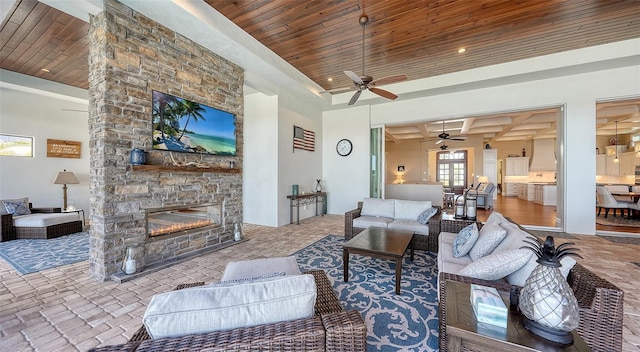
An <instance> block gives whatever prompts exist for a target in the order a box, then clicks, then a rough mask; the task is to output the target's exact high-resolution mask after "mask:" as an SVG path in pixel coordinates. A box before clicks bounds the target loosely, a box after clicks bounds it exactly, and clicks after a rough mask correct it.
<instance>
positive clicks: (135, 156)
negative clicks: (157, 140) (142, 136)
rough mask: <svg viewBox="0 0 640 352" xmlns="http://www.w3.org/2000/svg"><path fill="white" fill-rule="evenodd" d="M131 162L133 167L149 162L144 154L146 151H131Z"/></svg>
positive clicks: (136, 149) (137, 149)
mask: <svg viewBox="0 0 640 352" xmlns="http://www.w3.org/2000/svg"><path fill="white" fill-rule="evenodd" d="M129 161H130V162H131V165H143V164H144V163H145V162H147V156H146V154H145V153H144V150H142V149H139V148H133V149H131V154H130V155H129Z"/></svg>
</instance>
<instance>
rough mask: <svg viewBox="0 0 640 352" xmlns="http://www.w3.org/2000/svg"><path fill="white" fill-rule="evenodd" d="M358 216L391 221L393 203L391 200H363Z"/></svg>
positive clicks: (393, 208) (393, 214) (393, 210)
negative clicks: (382, 218) (383, 218)
mask: <svg viewBox="0 0 640 352" xmlns="http://www.w3.org/2000/svg"><path fill="white" fill-rule="evenodd" d="M360 215H361V216H381V217H385V218H391V219H393V218H394V217H395V201H394V200H393V199H379V198H365V199H364V200H363V201H362V210H361V211H360ZM416 218H417V215H416Z"/></svg>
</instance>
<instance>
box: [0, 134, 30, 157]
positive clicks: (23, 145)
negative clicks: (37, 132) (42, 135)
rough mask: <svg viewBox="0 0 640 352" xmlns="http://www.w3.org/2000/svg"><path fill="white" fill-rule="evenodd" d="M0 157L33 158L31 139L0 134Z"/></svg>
mask: <svg viewBox="0 0 640 352" xmlns="http://www.w3.org/2000/svg"><path fill="white" fill-rule="evenodd" d="M0 156H26V157H30V158H32V157H33V137H25V136H16V135H13V134H4V133H0Z"/></svg>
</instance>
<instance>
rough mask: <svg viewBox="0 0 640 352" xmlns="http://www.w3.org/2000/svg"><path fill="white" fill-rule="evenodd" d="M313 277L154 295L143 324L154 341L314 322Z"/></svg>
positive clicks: (292, 276)
mask: <svg viewBox="0 0 640 352" xmlns="http://www.w3.org/2000/svg"><path fill="white" fill-rule="evenodd" d="M316 296H317V293H316V284H315V280H314V278H313V276H312V275H287V276H279V277H274V278H270V279H263V280H257V281H249V282H243V283H225V284H212V285H208V286H202V287H194V288H189V289H183V290H177V291H171V292H166V293H161V294H158V295H155V296H153V297H152V298H151V302H150V303H149V306H148V307H147V310H146V311H145V313H144V318H143V319H142V321H143V323H144V326H145V327H146V329H147V331H148V332H149V335H150V336H151V337H152V338H154V339H157V338H162V337H173V336H183V335H189V334H199V333H206V332H210V331H220V330H230V329H234V328H239V327H250V326H256V325H262V324H270V323H276V322H280V321H290V320H296V319H303V318H309V317H312V316H313V313H314V306H315V302H316Z"/></svg>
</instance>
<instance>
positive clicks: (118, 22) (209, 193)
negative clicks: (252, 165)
mask: <svg viewBox="0 0 640 352" xmlns="http://www.w3.org/2000/svg"><path fill="white" fill-rule="evenodd" d="M90 24H91V25H90V57H89V68H90V73H89V86H90V88H89V95H90V104H89V105H90V106H89V126H90V134H91V136H90V154H91V156H90V168H91V170H90V197H91V209H90V219H91V230H90V238H91V253H90V271H91V276H92V277H94V278H96V279H97V280H106V279H108V278H109V277H110V276H111V275H112V274H115V273H117V272H118V271H119V270H120V266H121V262H122V258H123V254H124V252H125V248H126V247H127V246H129V245H132V244H140V243H146V248H147V251H148V252H149V253H150V254H151V255H150V257H149V258H150V259H153V260H168V259H172V258H174V257H175V256H178V255H184V254H188V253H189V252H190V251H195V250H198V249H201V248H203V247H207V246H215V245H218V244H220V243H222V242H226V241H231V240H232V238H233V236H232V234H231V232H232V227H233V223H234V222H238V221H242V174H241V173H218V172H208V171H207V172H199V171H197V172H193V170H187V169H185V171H181V170H178V171H176V170H171V171H157V170H156V171H139V170H136V171H134V170H133V168H132V166H131V165H130V163H129V153H130V151H131V149H133V148H141V149H143V150H145V151H146V152H147V163H149V164H154V165H172V164H173V163H174V161H177V162H181V163H185V162H197V163H200V164H206V165H211V166H224V165H229V162H230V161H234V162H235V167H236V168H242V145H243V140H242V136H243V105H244V103H243V92H242V85H243V81H244V72H243V70H242V68H240V67H239V66H238V65H235V64H233V63H231V62H229V61H227V60H225V59H224V58H222V57H220V56H218V55H216V54H214V53H212V52H211V51H209V50H208V49H206V48H204V47H202V46H200V45H198V44H197V43H195V42H193V41H192V40H190V39H188V38H186V37H184V36H182V35H180V34H178V33H175V32H173V31H171V30H170V29H168V28H166V27H164V26H162V25H160V24H159V23H156V22H154V21H153V20H151V19H149V18H146V17H144V16H142V15H141V14H139V13H137V12H135V11H133V10H132V9H130V8H128V7H127V6H125V5H123V4H121V3H119V2H117V1H115V0H106V1H105V10H104V11H103V12H102V13H100V14H98V15H96V16H92V18H91V23H90ZM153 90H156V91H159V92H163V93H168V94H171V95H174V96H178V97H181V98H184V99H188V100H191V101H194V102H197V103H201V104H205V105H208V106H211V107H214V108H218V109H220V110H224V111H228V112H230V113H232V114H234V115H235V116H236V121H237V124H236V141H237V144H236V148H237V154H236V156H234V157H229V156H213V155H205V154H193V153H169V152H165V151H153V150H152V140H151V138H152V137H151V136H152V91H153ZM172 157H173V160H172ZM217 202H222V203H223V204H224V206H225V208H224V209H223V219H222V222H223V225H224V226H222V227H220V228H217V229H214V230H212V231H208V232H206V233H201V234H190V235H185V236H183V237H173V238H171V239H168V240H166V241H154V242H150V243H147V241H146V236H147V235H146V227H145V222H146V220H145V209H147V208H159V207H163V206H174V205H181V204H189V205H192V204H204V203H217ZM147 264H150V263H147Z"/></svg>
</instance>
